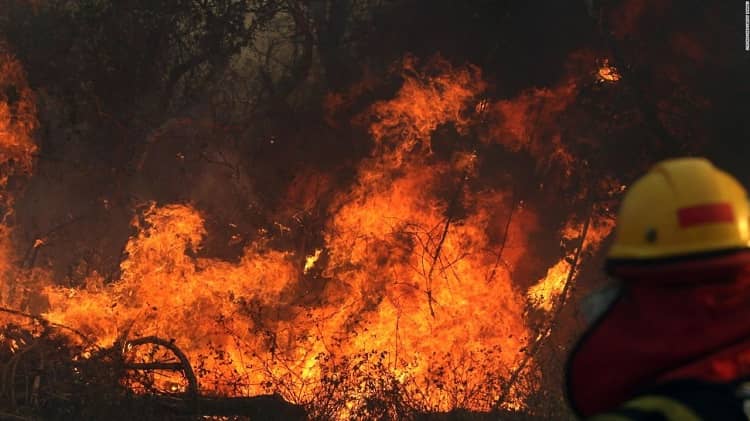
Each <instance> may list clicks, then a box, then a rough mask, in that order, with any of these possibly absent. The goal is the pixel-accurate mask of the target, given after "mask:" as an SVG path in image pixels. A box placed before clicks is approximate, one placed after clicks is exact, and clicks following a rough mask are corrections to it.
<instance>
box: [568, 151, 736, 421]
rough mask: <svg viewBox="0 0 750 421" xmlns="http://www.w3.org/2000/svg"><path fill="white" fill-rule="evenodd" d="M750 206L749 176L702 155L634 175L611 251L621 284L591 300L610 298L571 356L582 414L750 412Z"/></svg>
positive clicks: (630, 417)
mask: <svg viewBox="0 0 750 421" xmlns="http://www.w3.org/2000/svg"><path fill="white" fill-rule="evenodd" d="M749 212H750V209H749V206H748V198H747V193H746V191H745V189H744V188H743V187H742V185H740V183H739V182H737V180H735V179H734V178H733V177H732V176H730V175H729V174H727V173H725V172H723V171H721V170H719V169H717V168H716V167H714V166H713V165H712V164H711V163H710V162H709V161H707V160H706V159H702V158H678V159H672V160H667V161H664V162H661V163H659V164H657V165H655V166H654V167H653V168H652V169H651V170H650V171H649V172H648V173H647V174H646V175H645V176H643V177H642V178H641V179H639V180H638V181H637V182H636V183H634V184H633V185H632V187H631V188H630V189H629V190H628V192H627V193H626V195H625V197H624V199H623V202H622V205H621V207H620V210H619V213H618V217H617V227H616V229H615V236H614V243H613V245H612V246H611V248H610V250H609V253H608V255H607V261H606V271H607V273H608V274H609V275H610V276H611V277H612V278H614V279H615V280H616V282H617V283H618V285H619V288H618V289H617V291H618V293H616V294H599V295H600V296H602V297H613V298H612V299H611V302H610V303H608V305H606V306H602V305H601V303H599V304H598V305H594V306H590V307H591V308H595V309H596V308H604V310H603V311H602V313H601V314H600V315H598V317H596V320H595V321H593V322H592V325H591V326H590V327H589V328H588V330H587V331H586V332H585V333H584V335H583V337H582V338H581V339H580V340H579V341H578V343H577V345H576V346H575V348H574V349H573V351H572V352H571V354H570V357H569V360H568V366H567V379H566V380H567V385H566V389H567V390H566V391H567V395H568V400H569V402H570V404H571V406H572V408H573V409H574V411H575V412H576V413H577V414H578V415H580V416H581V417H583V418H584V419H587V420H593V421H636V420H685V421H698V420H745V421H747V420H748V419H750V415H748V414H750V381H747V382H746V380H748V379H750V234H749V233H748V220H749V217H750V214H749ZM610 291H611V289H610ZM604 299H605V300H606V299H607V298H604ZM600 300H601V298H600Z"/></svg>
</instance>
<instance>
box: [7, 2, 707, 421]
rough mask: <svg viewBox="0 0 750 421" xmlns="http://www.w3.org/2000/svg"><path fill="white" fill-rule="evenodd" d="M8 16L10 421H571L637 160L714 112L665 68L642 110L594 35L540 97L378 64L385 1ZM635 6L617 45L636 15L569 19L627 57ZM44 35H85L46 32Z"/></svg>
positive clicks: (43, 7)
mask: <svg viewBox="0 0 750 421" xmlns="http://www.w3.org/2000/svg"><path fill="white" fill-rule="evenodd" d="M5 3H7V4H6V5H5V6H7V7H6V8H5V9H4V10H7V12H4V13H7V16H8V17H9V18H8V19H6V20H2V21H0V29H1V30H2V32H0V34H1V35H2V36H3V37H4V38H5V41H7V44H2V48H0V152H1V153H0V198H2V199H1V201H0V208H1V209H2V212H3V213H2V216H3V218H2V224H1V225H0V268H1V270H0V273H1V274H2V278H1V282H0V303H1V304H2V308H0V311H1V312H2V321H3V326H4V327H3V328H2V331H1V332H0V363H2V377H1V378H0V380H1V381H0V413H1V414H2V415H4V416H5V415H7V416H13V417H16V418H18V419H27V418H26V417H28V419H32V418H33V417H42V418H49V419H66V418H71V417H72V418H79V419H80V418H90V419H104V418H113V417H115V418H116V417H117V416H121V415H119V414H122V416H123V417H127V418H132V417H133V416H135V415H138V416H140V417H142V418H150V419H184V418H185V419H190V418H191V417H192V418H195V417H199V416H211V417H216V419H226V418H232V417H249V418H250V419H294V418H297V419H300V418H308V419H320V420H328V419H418V418H429V417H440V416H443V415H445V414H449V415H450V416H454V417H459V416H463V417H465V418H467V419H474V418H476V419H479V418H480V417H481V416H483V415H482V414H485V415H487V416H492V417H495V418H496V417H498V416H504V417H506V418H507V419H536V418H538V419H549V418H550V417H552V418H555V419H563V418H565V417H569V415H567V410H566V409H565V406H564V404H563V403H562V397H561V393H560V392H559V391H558V390H555V387H556V384H557V382H558V381H559V372H560V370H561V367H562V364H563V360H564V358H563V357H562V354H564V353H565V350H566V349H567V347H568V346H569V343H570V341H571V339H572V338H573V335H574V334H575V332H577V330H578V328H579V326H578V325H577V319H576V317H575V306H574V305H568V302H569V301H571V300H575V299H576V298H577V297H578V296H579V295H580V293H578V292H577V285H578V284H582V283H583V285H584V286H582V287H581V289H583V290H588V289H590V288H591V287H593V286H595V285H597V279H596V275H594V274H595V273H596V271H597V269H598V268H597V264H598V262H599V254H598V251H599V249H600V246H601V245H602V244H603V243H604V242H605V241H606V240H607V238H608V235H609V233H610V232H611V230H612V228H613V214H612V213H613V209H614V208H615V205H616V201H617V199H618V198H619V195H620V194H621V193H622V191H623V190H624V189H625V186H626V185H625V183H627V182H628V180H629V179H630V177H631V176H632V174H636V173H638V172H639V171H640V169H641V168H643V167H645V166H648V164H650V163H651V162H652V161H653V160H654V159H655V158H654V159H651V158H649V159H635V158H637V157H642V155H643V154H646V153H650V154H653V155H654V157H656V156H658V155H660V154H665V153H669V154H672V153H675V152H676V151H682V149H679V148H677V147H676V146H675V145H672V144H668V142H669V141H670V139H673V138H675V137H678V136H681V138H684V135H685V132H684V131H683V130H686V129H684V127H683V126H682V125H681V124H682V123H681V122H682V121H683V120H682V119H684V118H689V116H693V115H695V113H696V112H697V111H701V110H704V109H705V108H706V107H708V104H709V101H708V99H703V98H700V96H701V95H702V93H701V92H702V91H701V87H700V86H698V85H691V84H690V83H689V82H690V81H689V80H686V79H684V78H685V77H686V76H684V75H681V74H679V73H677V74H675V73H670V71H671V70H673V69H674V68H672V67H669V66H667V65H666V64H665V66H664V68H665V69H666V70H665V73H664V74H654V75H652V76H653V78H659V77H665V76H664V75H668V77H671V78H672V79H671V80H672V82H673V83H674V84H676V85H679V86H681V87H683V90H682V91H681V92H679V93H675V94H674V95H675V96H676V97H675V96H671V95H672V93H670V94H669V95H666V94H665V95H663V96H660V97H658V98H650V97H648V96H647V95H644V94H643V92H642V91H641V89H642V86H641V85H639V84H638V83H639V82H640V81H641V79H639V78H637V77H632V75H633V74H634V73H635V71H634V69H633V67H632V66H631V61H630V60H629V59H628V58H627V57H624V56H622V55H621V53H620V52H619V51H618V52H613V51H612V50H610V49H608V48H605V47H602V46H601V45H599V44H597V43H586V42H583V41H582V39H586V37H579V38H574V39H571V41H570V43H569V45H566V46H565V48H563V47H562V46H561V47H560V48H561V50H563V51H564V55H563V56H562V57H553V58H545V60H548V61H552V62H553V63H554V65H555V66H557V67H556V68H555V69H554V71H551V72H550V73H551V74H552V75H553V76H547V75H545V77H544V78H543V79H544V80H543V81H541V82H540V81H533V80H532V81H530V82H533V83H522V82H520V80H522V78H521V77H520V76H518V75H512V74H510V73H509V74H508V77H507V79H508V80H507V81H506V80H504V78H503V77H502V76H503V71H501V70H497V69H500V68H502V67H501V66H499V65H498V62H497V61H496V60H495V59H494V58H492V57H487V56H484V59H481V58H479V56H477V55H472V54H470V53H467V55H461V54H458V53H455V52H454V51H453V53H452V50H451V48H450V45H449V44H446V48H445V51H444V52H442V53H435V52H431V53H429V54H426V53H424V52H422V51H419V49H418V48H413V49H412V48H407V47H408V45H407V44H409V42H405V45H404V48H403V49H397V50H389V49H387V48H386V49H385V50H384V49H383V47H382V46H378V45H377V42H379V41H378V40H379V36H378V33H377V31H383V30H384V29H383V28H382V26H379V25H382V23H383V22H388V21H389V20H388V19H393V20H394V21H399V20H400V19H403V18H404V17H403V16H399V14H398V12H397V9H398V8H397V7H395V5H393V4H390V3H389V2H367V1H364V2H346V1H345V2H335V1H334V2H320V3H321V4H320V5H318V4H317V3H315V2H312V3H315V4H311V5H307V4H306V2H295V1H290V2H273V1H269V2H265V1H263V2H255V1H246V2H222V1H216V2H184V1H174V2H157V3H159V4H158V5H156V4H151V3H144V4H142V5H140V6H138V7H136V6H133V7H132V8H131V7H130V6H128V7H125V6H122V5H117V4H115V3H112V4H109V3H108V2H95V3H91V4H88V3H86V4H84V3H80V4H73V3H71V4H67V3H66V2H14V1H10V2H5ZM198 3H201V4H198ZM641 3H642V2H638V1H625V2H623V4H621V5H619V6H618V7H619V8H623V9H624V10H627V11H628V13H627V16H628V22H629V23H628V24H627V26H628V27H627V28H626V27H624V26H623V27H620V26H618V27H617V28H614V29H613V31H614V32H610V31H609V30H604V31H597V30H596V28H597V25H598V26H599V27H600V29H601V26H602V25H605V26H606V25H607V22H608V18H607V16H608V15H607V13H610V12H611V13H614V12H615V10H609V9H605V8H602V9H601V10H598V13H592V14H591V15H590V16H589V15H587V14H586V12H587V11H586V8H585V7H584V5H585V4H584V3H583V2H582V4H581V8H580V9H576V10H574V11H573V12H570V13H572V15H575V16H578V15H577V14H580V15H581V18H582V19H587V20H590V21H591V22H590V28H589V31H590V32H589V33H587V35H586V36H588V37H592V38H595V39H600V40H603V41H601V42H602V43H604V44H607V43H608V42H615V41H617V40H618V37H622V36H623V34H621V33H620V32H623V33H636V32H638V31H643V29H641V28H639V27H638V25H639V22H641V20H639V19H646V18H647V17H648V16H649V15H648V13H647V12H646V11H645V10H644V8H643V7H642V4H641ZM659 3H669V2H659ZM66 4H67V6H66ZM485 6H486V5H485ZM662 6H663V7H669V6H668V5H667V6H664V5H662ZM394 7H395V8H394ZM443 7H444V5H442V3H441V5H439V6H437V8H438V11H442V12H446V11H445V10H443ZM466 7H467V9H466V10H464V9H460V10H459V11H458V12H456V13H459V15H461V14H463V13H468V12H471V13H470V14H471V15H472V16H473V13H474V10H473V9H472V8H471V7H469V6H466ZM495 7H498V8H501V9H502V7H506V8H507V10H506V12H507V13H511V14H519V15H522V16H523V14H524V13H526V12H524V10H525V9H523V8H522V7H520V6H512V5H506V6H502V7H501V6H495ZM492 10H493V11H494V12H499V11H500V10H495V9H492ZM590 12H591V11H590ZM715 12H716V13H719V12H720V11H715ZM0 13H3V12H0ZM550 13H552V12H550ZM384 19H385V20H384ZM519 19H520V18H519ZM439 21H440V19H439V18H438V19H437V21H436V22H439ZM45 22H47V24H49V22H53V23H57V24H59V25H63V26H62V27H65V26H64V25H71V23H70V22H77V23H79V24H81V25H83V26H82V28H83V29H81V31H83V32H82V34H85V35H81V34H77V33H73V32H67V31H62V32H61V33H54V32H50V33H44V31H53V30H52V29H50V28H49V27H41V26H40V30H39V32H38V33H33V34H29V31H33V30H32V29H29V28H33V27H35V26H34V25H43V24H45ZM364 23H367V24H370V25H372V27H373V28H374V29H373V31H376V33H374V34H370V33H367V34H356V33H355V32H354V31H355V29H356V28H357V27H358V25H362V24H364ZM342 25H343V26H342ZM425 25H427V23H425ZM622 25H625V24H622ZM53 26H54V24H53ZM55 28H57V26H55ZM65 28H66V27H65ZM133 28H136V29H133ZM451 30H457V31H458V30H467V31H468V32H467V33H469V34H471V31H469V30H468V29H466V28H462V29H451ZM86 31H89V32H86ZM618 31H619V32H618ZM386 32H387V31H386ZM425 32H426V33H425V34H424V36H428V35H429V34H430V29H429V25H427V29H425ZM602 34H605V35H602ZM357 35H359V38H358V37H357ZM26 36H28V38H29V39H30V40H29V39H27V38H24V37H26ZM129 37H130V38H129ZM52 39H57V43H58V44H59V46H63V47H65V48H67V49H68V50H67V51H68V52H69V54H68V56H66V57H59V60H58V61H51V60H50V57H57V56H55V55H54V54H55V53H53V52H51V51H48V50H46V49H44V48H42V49H40V48H39V47H38V45H46V44H44V43H50V42H52ZM122 39H125V40H126V41H127V42H128V44H127V45H132V47H127V49H129V50H128V51H130V52H131V53H132V54H131V55H127V54H124V53H120V52H118V51H117V49H116V48H115V47H114V46H115V45H118V46H119V45H121V43H119V42H117V41H118V40H122ZM40 40H41V41H40ZM37 41H39V42H37ZM40 42H41V44H40ZM332 42H333V43H334V44H335V43H336V42H338V43H339V44H335V45H336V46H334V44H332ZM380 42H383V40H380ZM675 42H679V43H681V44H680V45H689V46H691V48H690V54H688V55H687V57H682V58H680V59H685V60H699V61H700V60H705V56H704V54H706V52H705V51H704V50H701V49H700V48H701V40H700V39H695V38H691V36H690V35H688V34H686V33H680V35H679V37H677V38H676V41H675ZM439 47H440V46H439V45H437V46H436V47H435V50H438V49H440V48H439ZM61 48H62V47H61ZM117 48H119V47H117ZM472 48H473V47H472ZM492 48H495V50H490V51H496V50H497V49H498V48H506V47H500V46H499V45H497V46H495V47H492ZM507 48H510V47H507ZM363 51H364V52H365V53H363ZM699 53H700V54H699ZM367 54H370V55H369V56H368V55H367ZM493 54H497V53H493ZM50 55H52V56H50ZM337 57H338V58H337ZM342 57H349V58H350V60H351V61H350V62H349V63H347V64H342V63H341V58H342ZM357 57H371V58H374V59H377V63H373V62H362V64H361V67H359V68H357V67H356V66H354V65H352V64H350V63H354V62H356V60H355V58H357ZM663 60H665V61H663V63H666V60H667V59H663ZM383 63H386V64H387V65H386V66H383V65H382V64H383ZM507 66H510V67H512V64H507ZM488 68H489V69H490V70H489V71H488V70H487V69H488ZM61 69H62V70H66V71H68V72H70V71H71V69H77V71H76V73H63V74H64V76H59V75H60V71H61ZM352 75H356V77H355V76H352ZM628 76H631V79H630V80H628ZM71 78H72V79H73V80H71ZM527 82H529V81H527ZM504 84H505V85H504ZM120 85H123V86H124V87H123V86H120ZM686 97H690V98H697V99H696V101H695V102H694V103H691V104H690V105H684V104H683V103H682V102H680V101H681V99H684V98H686ZM673 102H675V103H677V102H679V104H680V105H673ZM691 107H692V108H691ZM674 109H678V111H680V112H681V113H683V114H668V113H666V111H667V110H669V111H671V110H674ZM696 110H697V111H696ZM685 116H688V117H685ZM678 126H679V127H680V128H681V129H680V131H678V130H676V129H673V128H674V127H678ZM708 132H710V130H708V129H705V127H704V130H703V131H700V130H696V131H691V132H690V136H694V137H695V139H691V140H690V141H689V142H686V143H684V145H683V146H680V148H683V147H684V148H688V149H689V148H698V147H700V145H701V141H704V140H705V138H706V133H708ZM634 134H638V135H639V136H641V138H642V140H639V141H637V142H630V143H625V142H627V139H630V138H631V137H632V136H634ZM663 134H666V136H662V135H663ZM602 139H607V141H603V140H602ZM618 142H619V143H618ZM100 143H101V144H105V143H106V145H105V146H101V145H100ZM664 143H667V144H664ZM617 144H619V145H625V147H626V148H627V151H625V152H622V151H620V150H618V149H617V148H622V147H623V146H613V145H617ZM628 158H634V159H633V160H632V161H631V162H625V163H623V162H621V161H622V160H623V159H628ZM633 162H638V164H637V165H634V164H633ZM613 168H614V169H618V168H622V171H615V170H613ZM588 268H590V269H588ZM587 270H588V272H587ZM586 279H588V284H585V283H584V282H585V280H586ZM113 414H115V415H113ZM441 414H443V415H441ZM449 415H445V416H449ZM221 417H224V418H221ZM274 417H275V418H274ZM534 417H536V418H534Z"/></svg>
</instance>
